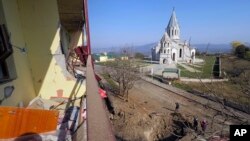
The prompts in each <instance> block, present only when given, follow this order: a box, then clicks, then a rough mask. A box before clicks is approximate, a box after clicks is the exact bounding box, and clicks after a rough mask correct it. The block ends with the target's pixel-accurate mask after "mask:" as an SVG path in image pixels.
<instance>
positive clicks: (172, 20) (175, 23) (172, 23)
mask: <svg viewBox="0 0 250 141" xmlns="http://www.w3.org/2000/svg"><path fill="white" fill-rule="evenodd" d="M171 27H179V24H178V21H177V18H176V14H175V10H173V12H172V15H171V18H170V20H169V22H168V27H167V29H169V28H171Z"/></svg>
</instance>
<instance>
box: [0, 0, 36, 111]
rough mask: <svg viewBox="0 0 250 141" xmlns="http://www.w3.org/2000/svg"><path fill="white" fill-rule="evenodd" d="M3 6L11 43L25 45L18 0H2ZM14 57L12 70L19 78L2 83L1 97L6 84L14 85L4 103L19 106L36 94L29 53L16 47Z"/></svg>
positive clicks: (0, 88)
mask: <svg viewBox="0 0 250 141" xmlns="http://www.w3.org/2000/svg"><path fill="white" fill-rule="evenodd" d="M0 3H1V5H2V8H1V7H0V10H1V12H3V13H4V15H1V18H2V21H3V22H4V23H5V24H6V25H7V28H8V32H10V34H11V43H12V44H14V45H17V46H20V47H24V46H25V40H24V37H23V34H22V33H23V31H22V28H21V22H20V16H19V13H18V5H17V2H16V0H1V1H0ZM13 50H14V53H13V59H14V64H13V65H14V68H16V70H14V68H12V69H13V70H10V71H16V75H17V78H16V79H15V80H14V81H12V82H10V83H6V84H1V85H0V98H2V96H3V91H4V87H5V86H11V85H13V86H14V87H15V90H14V92H13V94H12V96H11V97H10V98H8V99H7V100H5V101H4V102H3V103H2V105H7V106H17V105H18V103H19V102H21V101H23V102H24V104H25V105H27V104H28V102H29V101H30V100H31V99H33V98H34V97H35V96H36V95H35V91H34V87H33V82H32V76H31V71H30V68H29V61H28V57H27V54H24V53H21V52H20V51H19V50H18V49H16V48H14V49H13Z"/></svg>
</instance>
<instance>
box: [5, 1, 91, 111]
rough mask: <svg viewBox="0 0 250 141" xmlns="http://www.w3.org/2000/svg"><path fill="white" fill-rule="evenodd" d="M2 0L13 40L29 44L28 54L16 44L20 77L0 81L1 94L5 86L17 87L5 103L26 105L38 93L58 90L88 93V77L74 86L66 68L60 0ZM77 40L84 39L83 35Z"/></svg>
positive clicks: (47, 95) (54, 93)
mask: <svg viewBox="0 0 250 141" xmlns="http://www.w3.org/2000/svg"><path fill="white" fill-rule="evenodd" d="M0 2H2V4H3V11H4V15H5V21H6V24H7V27H8V30H9V32H11V40H12V43H13V44H15V45H18V46H21V47H24V46H26V48H27V53H26V54H23V53H21V52H20V51H19V50H18V49H15V48H14V55H13V57H14V63H15V67H16V73H17V78H16V79H15V80H14V81H12V82H10V83H7V84H0V93H1V95H0V98H2V96H3V88H4V87H5V86H8V85H14V86H15V90H14V93H13V96H12V97H10V98H9V99H7V100H6V101H4V102H3V103H2V105H9V106H16V105H17V104H18V102H20V101H23V102H24V105H27V104H28V102H29V101H30V100H31V99H33V98H34V97H35V96H37V95H40V96H41V97H43V98H47V99H49V98H50V97H54V96H57V93H58V92H59V91H62V92H63V97H69V96H70V94H74V93H77V92H78V93H77V96H81V95H82V94H83V93H85V89H86V88H85V81H84V82H83V84H82V85H80V86H79V85H78V86H79V87H77V88H76V89H74V86H75V84H76V80H75V79H74V78H73V77H72V76H71V75H70V74H69V73H68V72H67V71H66V65H65V57H64V54H62V52H61V48H60V35H59V34H60V33H59V31H60V19H59V14H58V9H57V0H0ZM77 43H78V44H80V43H81V38H79V40H78V42H77ZM78 88H79V89H78ZM77 90H78V91H77Z"/></svg>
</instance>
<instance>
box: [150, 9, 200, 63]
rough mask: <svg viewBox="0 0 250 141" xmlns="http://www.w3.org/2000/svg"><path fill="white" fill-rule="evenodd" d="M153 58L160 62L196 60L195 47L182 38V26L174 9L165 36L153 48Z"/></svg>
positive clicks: (189, 61)
mask: <svg viewBox="0 0 250 141" xmlns="http://www.w3.org/2000/svg"><path fill="white" fill-rule="evenodd" d="M152 60H154V61H159V63H160V64H172V63H177V62H187V63H193V62H194V60H195V49H194V48H192V47H191V46H190V44H189V43H187V42H183V41H181V40H180V27H179V24H178V21H177V18H176V15H175V11H174V10H173V12H172V15H171V18H170V20H169V23H168V26H167V28H166V29H165V33H164V35H163V37H162V38H161V40H160V41H159V42H158V44H157V45H156V46H155V47H153V48H152Z"/></svg>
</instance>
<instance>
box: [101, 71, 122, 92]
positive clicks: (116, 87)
mask: <svg viewBox="0 0 250 141" xmlns="http://www.w3.org/2000/svg"><path fill="white" fill-rule="evenodd" d="M101 75H102V76H103V78H104V79H105V80H106V81H107V82H108V84H109V86H110V87H111V88H113V89H119V87H118V85H117V84H116V82H115V81H114V80H113V79H112V78H110V77H109V75H108V74H107V73H103V74H101Z"/></svg>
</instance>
